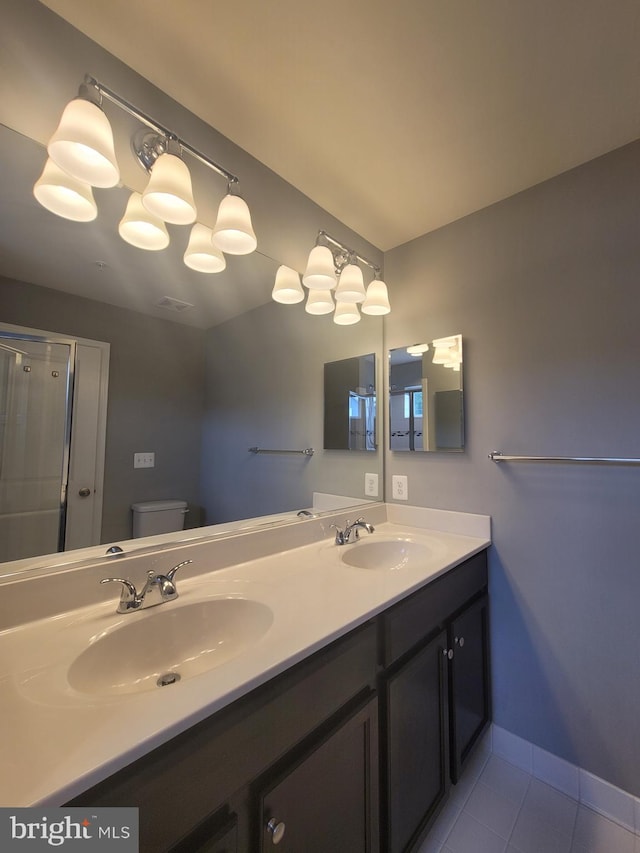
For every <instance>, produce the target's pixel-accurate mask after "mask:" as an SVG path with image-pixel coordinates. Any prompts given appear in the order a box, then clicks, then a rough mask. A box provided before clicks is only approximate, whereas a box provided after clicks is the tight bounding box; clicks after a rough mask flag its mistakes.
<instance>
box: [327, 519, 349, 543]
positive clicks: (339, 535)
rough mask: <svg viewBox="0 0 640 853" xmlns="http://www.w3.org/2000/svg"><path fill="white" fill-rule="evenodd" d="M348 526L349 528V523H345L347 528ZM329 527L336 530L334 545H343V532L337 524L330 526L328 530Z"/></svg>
mask: <svg viewBox="0 0 640 853" xmlns="http://www.w3.org/2000/svg"><path fill="white" fill-rule="evenodd" d="M348 526H349V522H348V521H347V527H348ZM331 527H335V529H336V539H335V543H336V545H344V530H342V529H341V528H340V527H338V525H337V524H330V525H329V528H331Z"/></svg>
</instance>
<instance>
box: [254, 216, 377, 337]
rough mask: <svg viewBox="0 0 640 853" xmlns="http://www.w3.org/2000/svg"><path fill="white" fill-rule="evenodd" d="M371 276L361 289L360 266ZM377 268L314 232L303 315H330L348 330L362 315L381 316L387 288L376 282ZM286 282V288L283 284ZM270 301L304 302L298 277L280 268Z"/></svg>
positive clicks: (303, 280)
mask: <svg viewBox="0 0 640 853" xmlns="http://www.w3.org/2000/svg"><path fill="white" fill-rule="evenodd" d="M362 265H364V266H365V267H368V268H369V269H370V270H371V271H372V272H373V276H374V277H373V279H372V280H371V282H370V283H369V286H368V287H367V288H365V285H364V277H363V275H362V269H361V266H362ZM380 272H381V271H380V267H379V266H377V264H374V263H372V262H371V261H370V260H368V258H365V257H363V256H362V255H359V254H358V253H357V252H356V251H355V250H354V249H351V248H349V246H345V244H344V243H341V242H340V240H336V238H335V237H332V236H331V235H330V234H328V233H327V232H326V231H318V236H317V237H316V242H315V245H314V247H313V248H312V249H311V252H310V254H309V259H308V261H307V266H306V269H305V272H304V274H303V276H302V283H303V284H304V285H305V287H306V288H307V290H308V294H307V301H306V304H305V311H306V312H307V313H308V314H316V315H320V314H331V313H333V321H334V323H337V324H338V325H341V326H350V325H352V324H353V323H357V322H358V321H359V320H360V311H362V313H363V314H370V315H378V316H382V315H384V314H388V313H389V312H390V310H391V306H390V304H389V294H388V291H387V285H386V284H385V283H384V281H382V279H381V278H380ZM285 282H286V284H285ZM271 295H272V298H273V299H274V300H275V301H276V302H281V303H282V304H285V305H286V304H289V305H291V304H294V303H296V302H300V301H302V300H303V299H304V291H303V289H302V287H301V286H300V275H299V273H297V272H296V271H295V270H292V269H291V268H289V267H280V269H279V270H278V275H277V276H276V283H275V285H274V288H273V291H272V294H271Z"/></svg>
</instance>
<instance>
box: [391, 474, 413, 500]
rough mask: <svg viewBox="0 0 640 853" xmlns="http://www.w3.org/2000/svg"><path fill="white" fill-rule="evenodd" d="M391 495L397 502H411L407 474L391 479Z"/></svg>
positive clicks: (394, 476)
mask: <svg viewBox="0 0 640 853" xmlns="http://www.w3.org/2000/svg"><path fill="white" fill-rule="evenodd" d="M391 495H392V497H393V498H394V499H395V500H397V501H408V500H409V485H408V483H407V477H406V475H405V474H394V475H393V476H392V477H391Z"/></svg>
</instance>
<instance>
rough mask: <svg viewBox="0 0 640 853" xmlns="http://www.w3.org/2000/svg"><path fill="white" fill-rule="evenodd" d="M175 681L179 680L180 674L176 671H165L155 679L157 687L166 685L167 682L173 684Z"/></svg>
mask: <svg viewBox="0 0 640 853" xmlns="http://www.w3.org/2000/svg"><path fill="white" fill-rule="evenodd" d="M176 681H180V674H179V673H177V672H165V674H164V675H161V676H160V678H159V679H158V680H157V681H156V684H157V685H158V687H166V686H167V684H175V683H176Z"/></svg>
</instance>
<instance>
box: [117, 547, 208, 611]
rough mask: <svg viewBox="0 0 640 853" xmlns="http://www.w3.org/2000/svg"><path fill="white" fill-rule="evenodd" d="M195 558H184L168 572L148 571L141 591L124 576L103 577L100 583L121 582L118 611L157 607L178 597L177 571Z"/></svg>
mask: <svg viewBox="0 0 640 853" xmlns="http://www.w3.org/2000/svg"><path fill="white" fill-rule="evenodd" d="M192 562H193V560H184V561H183V562H182V563H178V565H177V566H174V567H173V568H172V569H169V571H168V572H167V573H166V575H161V574H156V572H154V571H153V570H150V571H148V572H147V581H146V583H145V585H144V586H143V587H142V590H141V591H140V592H138V591H137V589H136V588H135V584H132V583H131V581H128V580H125V579H124V578H103V579H102V580H101V581H100V583H121V584H122V592H121V594H120V603H119V604H118V608H117V611H116V612H117V613H131V612H132V611H133V610H145V609H146V608H147V607H155V606H156V604H164V602H165V601H173V600H174V599H175V598H177V597H178V590H177V589H176V585H175V584H174V582H173V579H174V577H175V574H176V572H177V571H178V569H181V568H182V567H183V566H187V565H189V563H192Z"/></svg>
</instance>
